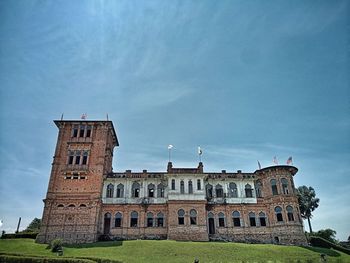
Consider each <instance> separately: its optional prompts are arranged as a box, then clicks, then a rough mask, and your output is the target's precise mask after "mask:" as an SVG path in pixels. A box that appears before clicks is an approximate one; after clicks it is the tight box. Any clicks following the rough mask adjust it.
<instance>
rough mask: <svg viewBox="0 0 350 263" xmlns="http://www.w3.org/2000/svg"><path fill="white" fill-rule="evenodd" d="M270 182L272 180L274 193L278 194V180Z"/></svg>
mask: <svg viewBox="0 0 350 263" xmlns="http://www.w3.org/2000/svg"><path fill="white" fill-rule="evenodd" d="M270 182H271V190H272V195H278V190H277V183H276V180H275V179H272V180H271V181H270Z"/></svg>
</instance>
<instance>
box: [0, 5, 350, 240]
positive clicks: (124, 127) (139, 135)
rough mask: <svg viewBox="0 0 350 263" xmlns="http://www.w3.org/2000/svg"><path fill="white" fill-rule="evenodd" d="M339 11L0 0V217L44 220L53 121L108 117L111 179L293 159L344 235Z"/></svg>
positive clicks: (347, 155) (344, 79)
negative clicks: (116, 174)
mask: <svg viewBox="0 0 350 263" xmlns="http://www.w3.org/2000/svg"><path fill="white" fill-rule="evenodd" d="M349 13H350V5H349V2H348V1H338V0H335V1H234V0H232V1H211V0H209V1H102V0H101V1H59V2H57V1H1V2H0V92H1V93H0V121H1V126H0V153H1V158H0V198H1V199H0V200H1V203H0V218H2V219H3V220H4V225H3V226H2V229H5V230H6V231H13V230H14V229H15V228H16V225H17V220H18V217H19V216H21V217H22V226H23V227H25V226H26V225H27V224H28V223H29V222H30V221H31V220H32V219H33V218H34V217H41V215H42V209H43V203H42V199H43V198H45V194H46V190H47V185H48V180H49V175H50V169H51V162H52V156H53V153H54V149H55V143H56V138H57V128H56V127H55V125H54V124H53V122H52V120H53V119H59V118H60V117H61V114H62V113H64V118H65V119H79V118H80V116H81V114H82V113H85V112H86V113H87V115H88V119H105V118H106V114H107V113H108V114H109V119H110V120H112V121H113V122H114V125H115V127H116V130H117V133H118V137H119V142H120V147H119V148H118V149H116V151H115V157H114V161H113V167H114V170H115V171H123V170H126V169H132V170H134V171H137V170H142V169H148V170H153V171H164V170H165V169H166V163H167V158H168V155H167V145H168V144H173V145H174V149H173V158H172V160H173V163H174V166H189V167H193V166H196V165H197V162H198V157H197V155H196V149H197V146H198V145H201V147H202V148H203V157H202V158H203V162H204V169H205V171H221V170H222V169H226V170H227V171H236V170H238V169H241V170H243V171H246V172H253V171H255V169H257V160H259V161H260V163H261V164H262V166H270V165H272V158H273V156H277V158H278V159H279V161H280V163H285V161H286V159H287V158H288V157H289V156H293V160H294V165H295V166H297V167H298V168H299V172H298V174H297V175H296V176H295V183H296V185H297V186H299V185H307V186H313V187H314V188H315V190H316V193H317V196H318V197H319V198H320V199H321V202H320V207H319V208H318V209H317V210H316V211H315V212H314V218H313V220H312V224H313V228H314V230H318V229H322V228H332V229H335V230H336V231H337V238H339V239H346V238H347V237H348V236H349V235H350V225H349V223H348V218H349V216H350V206H349V201H350V200H349V192H350V179H349V178H350V177H349V176H350V168H349V164H350V151H349V150H350V107H349V106H350V88H349V68H350V67H349V66H350V65H349V63H350V61H349V51H348V50H349V48H348V47H349V28H350V27H349V26H350V23H349V22H350V21H349V17H350V15H349Z"/></svg>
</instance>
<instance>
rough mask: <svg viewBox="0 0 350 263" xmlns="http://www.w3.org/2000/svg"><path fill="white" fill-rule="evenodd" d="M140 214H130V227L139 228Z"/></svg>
mask: <svg viewBox="0 0 350 263" xmlns="http://www.w3.org/2000/svg"><path fill="white" fill-rule="evenodd" d="M138 216H139V215H138V213H137V212H135V211H133V212H131V214H130V227H137V221H138Z"/></svg>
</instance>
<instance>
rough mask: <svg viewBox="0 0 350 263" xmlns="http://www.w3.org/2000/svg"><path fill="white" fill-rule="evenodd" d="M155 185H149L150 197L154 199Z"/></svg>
mask: <svg viewBox="0 0 350 263" xmlns="http://www.w3.org/2000/svg"><path fill="white" fill-rule="evenodd" d="M154 188H155V187H154V184H149V185H148V197H154Z"/></svg>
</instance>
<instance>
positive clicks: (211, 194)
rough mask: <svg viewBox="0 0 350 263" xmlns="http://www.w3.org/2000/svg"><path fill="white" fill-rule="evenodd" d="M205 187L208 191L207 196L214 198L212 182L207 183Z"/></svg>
mask: <svg viewBox="0 0 350 263" xmlns="http://www.w3.org/2000/svg"><path fill="white" fill-rule="evenodd" d="M205 188H206V192H207V198H213V186H212V185H211V184H207V185H206V186H205Z"/></svg>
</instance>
